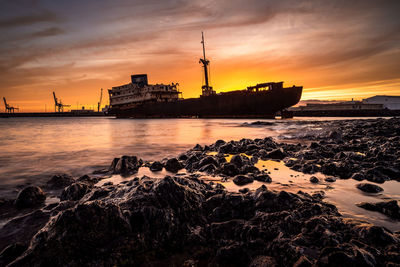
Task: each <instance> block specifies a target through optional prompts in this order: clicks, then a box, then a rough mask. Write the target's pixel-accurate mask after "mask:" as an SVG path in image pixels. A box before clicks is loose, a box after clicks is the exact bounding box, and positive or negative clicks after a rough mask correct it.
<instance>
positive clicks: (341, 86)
mask: <svg viewBox="0 0 400 267" xmlns="http://www.w3.org/2000/svg"><path fill="white" fill-rule="evenodd" d="M55 2H57V1H32V2H29V3H25V2H20V1H10V3H8V2H2V3H1V5H2V8H1V11H0V15H1V20H0V30H1V32H2V34H1V36H0V40H1V45H0V52H1V58H0V79H1V80H0V96H5V97H6V98H7V100H8V102H9V103H10V104H11V105H12V106H16V107H20V109H21V110H20V111H22V112H31V111H44V110H45V106H46V107H47V111H52V110H53V109H54V102H53V99H52V91H55V92H56V94H57V96H58V97H59V98H61V99H62V101H63V103H65V104H71V105H72V108H76V107H77V106H79V107H80V106H81V105H85V106H86V107H87V108H90V107H96V106H97V101H98V99H99V94H100V88H104V89H105V91H104V93H105V95H104V98H103V99H106V101H107V99H108V96H107V91H106V89H108V88H111V87H112V86H117V85H121V84H124V83H128V82H129V81H130V75H131V74H135V73H147V74H148V76H149V82H150V83H171V82H179V84H180V90H181V91H182V92H183V96H184V97H185V98H187V97H196V96H198V95H199V94H200V92H201V89H200V88H201V83H202V68H201V65H200V64H199V63H198V59H199V58H200V57H201V55H202V51H201V43H200V40H201V31H202V30H203V31H204V32H205V38H206V46H207V57H208V58H209V60H210V61H211V82H212V85H213V86H214V89H215V90H216V91H217V92H221V91H228V90H235V89H243V88H245V87H247V86H249V85H254V84H256V83H261V82H267V81H285V84H286V85H287V86H292V85H293V84H295V85H303V86H304V93H303V97H302V99H303V100H305V99H321V100H325V99H335V100H341V99H351V98H355V99H362V98H365V97H369V96H373V95H377V94H390V95H400V19H399V16H398V13H397V11H398V10H400V9H399V7H400V4H399V1H385V5H382V2H381V1H368V0H365V1H351V2H349V1H320V2H319V1H294V0H292V1H277V0H276V1H275V0H271V1H261V0H260V1H256V0H254V1H238V0H231V1H209V0H203V1H178V0H167V1H146V2H144V1H80V2H79V3H78V2H74V1H72V2H73V3H61V4H60V3H55ZM322 2H323V3H322ZM106 101H103V105H104V104H106Z"/></svg>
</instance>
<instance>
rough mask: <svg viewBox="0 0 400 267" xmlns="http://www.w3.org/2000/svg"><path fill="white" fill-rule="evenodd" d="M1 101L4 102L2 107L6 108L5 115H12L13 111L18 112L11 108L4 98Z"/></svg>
mask: <svg viewBox="0 0 400 267" xmlns="http://www.w3.org/2000/svg"><path fill="white" fill-rule="evenodd" d="M3 101H4V106H5V108H6V113H14V112H15V110H19V108H16V107H12V106H10V105H9V104H8V103H7V100H6V98H5V97H3Z"/></svg>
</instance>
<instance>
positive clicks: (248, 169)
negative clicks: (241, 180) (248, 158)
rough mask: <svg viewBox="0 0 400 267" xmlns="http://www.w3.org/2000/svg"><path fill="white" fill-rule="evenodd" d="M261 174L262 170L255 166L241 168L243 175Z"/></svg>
mask: <svg viewBox="0 0 400 267" xmlns="http://www.w3.org/2000/svg"><path fill="white" fill-rule="evenodd" d="M259 172H260V170H259V169H258V168H257V167H255V166H253V165H248V164H246V165H244V166H242V168H240V173H241V174H248V173H259Z"/></svg>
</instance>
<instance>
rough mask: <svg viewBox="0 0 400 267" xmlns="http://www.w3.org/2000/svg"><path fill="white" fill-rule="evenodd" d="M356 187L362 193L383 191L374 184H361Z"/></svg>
mask: <svg viewBox="0 0 400 267" xmlns="http://www.w3.org/2000/svg"><path fill="white" fill-rule="evenodd" d="M356 187H357V188H358V189H360V190H361V191H363V192H367V193H379V192H382V191H383V188H382V187H380V186H378V185H374V184H369V183H361V184H357V185H356Z"/></svg>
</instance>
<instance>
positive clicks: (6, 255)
mask: <svg viewBox="0 0 400 267" xmlns="http://www.w3.org/2000/svg"><path fill="white" fill-rule="evenodd" d="M27 248H28V246H27V245H25V244H22V243H14V244H11V245H9V246H8V247H6V248H5V249H4V250H3V251H1V252H0V266H6V265H7V264H8V263H10V262H12V261H13V260H15V259H16V258H18V257H19V256H21V255H22V253H23V252H24V251H25V250H26V249H27Z"/></svg>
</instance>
